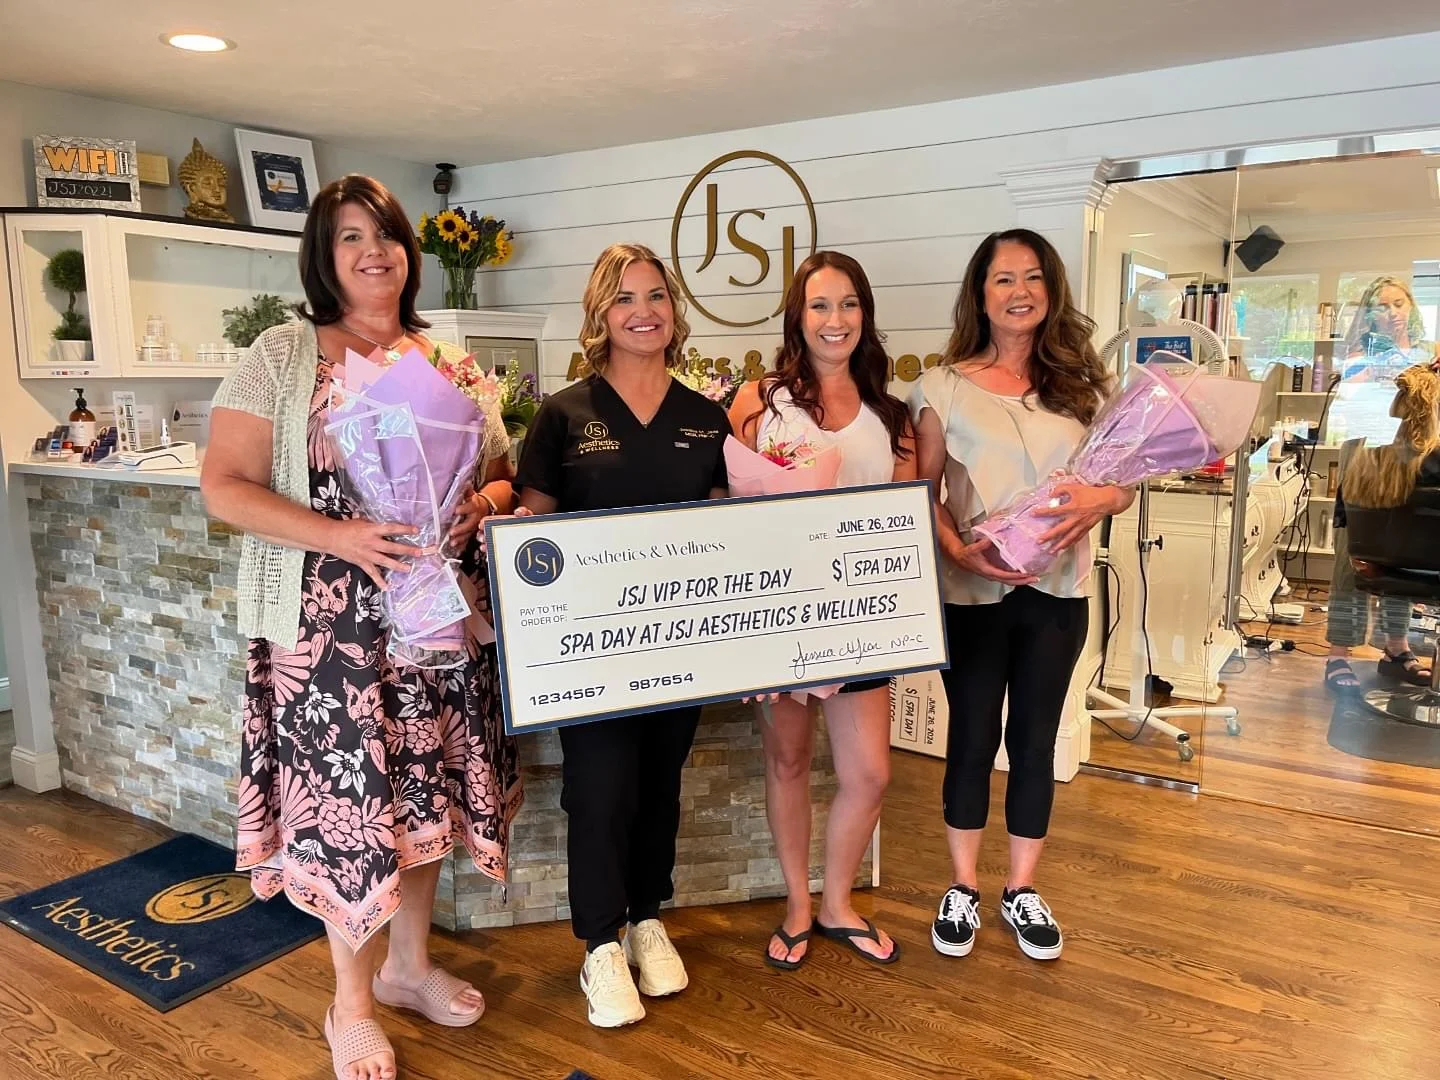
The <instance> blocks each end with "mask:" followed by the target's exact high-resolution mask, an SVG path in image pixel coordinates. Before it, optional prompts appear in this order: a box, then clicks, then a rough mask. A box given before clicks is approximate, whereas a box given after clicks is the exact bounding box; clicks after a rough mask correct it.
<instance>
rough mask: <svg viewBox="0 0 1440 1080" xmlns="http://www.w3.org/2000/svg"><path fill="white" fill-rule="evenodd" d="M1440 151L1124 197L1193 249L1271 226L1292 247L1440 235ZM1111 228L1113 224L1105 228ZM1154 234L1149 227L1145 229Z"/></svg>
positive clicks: (1135, 189) (1213, 179)
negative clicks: (1137, 201)
mask: <svg viewBox="0 0 1440 1080" xmlns="http://www.w3.org/2000/svg"><path fill="white" fill-rule="evenodd" d="M1437 170H1440V152H1436V153H1420V154H1412V155H1383V156H1380V157H1371V158H1357V159H1348V160H1344V159H1342V160H1337V161H1319V162H1305V163H1300V164H1295V165H1274V166H1267V167H1265V168H1250V169H1242V170H1240V171H1239V172H1219V173H1206V174H1201V175H1197V176H1181V177H1174V178H1169V179H1163V180H1142V181H1137V182H1135V183H1130V184H1122V185H1120V186H1119V187H1118V189H1117V198H1116V201H1117V203H1119V201H1120V196H1121V195H1124V196H1126V198H1127V200H1128V198H1129V196H1131V195H1134V196H1140V198H1141V200H1143V201H1144V202H1146V203H1149V204H1151V205H1153V206H1155V207H1158V208H1159V209H1160V210H1162V211H1164V212H1165V213H1167V214H1168V215H1169V216H1168V219H1167V220H1168V222H1169V224H1168V225H1167V226H1166V227H1165V231H1166V232H1167V234H1168V233H1174V234H1175V235H1176V236H1178V237H1181V238H1182V241H1181V242H1190V241H1189V238H1190V236H1191V235H1192V234H1193V233H1194V232H1195V231H1198V232H1199V233H1200V234H1208V235H1210V236H1217V237H1225V236H1227V235H1228V233H1229V229H1230V223H1231V212H1232V211H1231V208H1232V207H1233V208H1234V228H1235V234H1236V235H1237V236H1246V235H1248V234H1249V233H1250V232H1252V231H1253V230H1254V229H1256V228H1258V227H1259V226H1261V225H1268V226H1269V227H1270V228H1272V229H1274V230H1275V231H1276V232H1277V233H1279V235H1280V236H1281V237H1283V238H1284V239H1286V240H1287V241H1289V242H1292V243H1294V242H1302V241H1328V240H1341V239H1356V238H1365V237H1376V236H1404V235H1409V234H1416V233H1425V234H1432V233H1437V232H1440V180H1437V176H1436V173H1437ZM1107 224H1108V222H1107ZM1145 227H1146V228H1149V227H1150V226H1148V225H1147V226H1145Z"/></svg>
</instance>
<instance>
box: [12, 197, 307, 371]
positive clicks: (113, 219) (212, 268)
mask: <svg viewBox="0 0 1440 1080" xmlns="http://www.w3.org/2000/svg"><path fill="white" fill-rule="evenodd" d="M4 218H5V236H6V249H7V254H8V258H9V266H10V302H11V305H12V307H13V308H14V312H15V325H16V331H17V332H16V336H17V339H18V345H19V350H18V352H19V362H20V377H21V378H22V379H45V378H66V379H68V378H74V377H84V378H97V377H98V378H106V377H115V376H126V377H131V378H134V377H147V376H150V377H155V376H164V377H175V376H203V377H210V378H218V377H220V376H222V375H225V374H226V373H227V372H228V371H229V370H230V367H231V366H232V365H231V364H230V363H220V364H217V363H201V362H200V349H199V347H200V346H202V345H208V344H214V345H220V346H224V345H225V344H226V343H225V341H224V321H223V317H222V315H221V312H222V311H223V310H224V309H225V308H232V307H240V306H244V305H248V304H249V303H250V302H251V300H252V299H253V298H254V297H255V296H256V295H257V294H259V293H274V294H277V295H279V296H281V297H283V298H284V299H286V300H287V301H299V300H300V299H302V298H303V295H304V293H303V290H302V289H301V285H300V272H299V260H298V253H299V250H300V238H299V236H297V235H295V234H293V233H281V232H273V231H266V230H257V229H246V228H240V227H233V226H223V225H201V224H192V223H191V222H188V221H174V220H169V219H162V218H151V217H145V216H142V215H137V214H119V213H103V212H83V211H82V212H70V213H52V214H44V213H29V212H23V211H6V212H5V214H4ZM65 248H78V249H80V250H81V251H82V252H83V253H84V256H85V276H86V291H85V292H84V293H83V294H81V295H80V296H79V297H78V298H77V304H76V307H77V309H78V308H79V307H80V305H81V304H84V305H85V308H86V310H87V312H88V315H89V320H90V328H91V341H92V358H91V360H89V361H88V362H87V363H85V364H83V365H77V364H72V363H67V362H65V361H64V360H63V359H62V358H61V356H60V351H59V349H58V347H57V346H56V343H55V342H54V341H52V340H51V338H50V333H51V331H52V330H53V329H54V328H55V327H56V326H57V325H58V324H59V321H60V316H61V313H62V312H63V311H64V309H65V305H66V302H67V298H66V296H65V295H64V294H63V293H58V292H57V291H56V290H55V289H54V288H52V287H51V286H49V285H48V283H46V281H45V267H46V265H47V264H48V263H49V260H50V257H51V256H53V255H54V254H55V253H56V252H58V251H61V250H64V249H65ZM151 316H156V317H158V318H160V319H161V320H163V322H164V324H165V331H166V332H165V340H166V343H167V344H168V343H170V342H173V343H174V345H175V348H174V349H173V350H168V351H166V352H165V354H164V358H163V359H161V360H150V361H142V360H141V359H140V356H139V346H140V345H141V343H142V341H143V340H144V337H145V329H146V322H147V320H148V319H149V318H150V317H151ZM206 352H207V353H208V352H210V350H206Z"/></svg>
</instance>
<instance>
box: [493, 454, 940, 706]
mask: <svg viewBox="0 0 1440 1080" xmlns="http://www.w3.org/2000/svg"><path fill="white" fill-rule="evenodd" d="M485 529H486V544H487V548H488V550H489V552H490V596H491V603H492V605H493V607H494V614H495V631H496V639H497V648H498V655H499V661H500V678H501V692H502V698H503V701H504V709H505V729H506V731H507V732H509V733H511V734H515V733H518V732H521V731H535V730H540V729H543V728H551V727H559V726H562V725H565V724H575V723H584V722H587V721H591V720H599V719H604V718H606V717H612V716H626V715H630V714H633V713H640V712H648V711H652V710H655V709H666V708H675V707H678V706H681V705H691V704H704V703H708V702H713V701H727V700H734V699H735V698H739V697H742V696H746V695H751V694H756V693H773V692H779V691H784V690H792V689H813V688H816V687H820V686H834V685H836V684H841V683H846V682H855V681H858V680H860V679H874V678H879V677H881V676H890V675H897V674H902V673H908V672H916V671H933V670H936V669H939V668H943V667H947V666H948V664H949V655H948V653H947V651H946V646H945V633H944V620H943V609H942V606H941V599H940V585H939V575H938V566H939V556H938V554H937V549H936V544H935V525H934V518H933V512H932V506H931V501H930V494H929V487H928V485H926V484H925V483H924V482H922V481H913V482H909V483H900V484H887V485H882V486H879V487H868V488H848V489H840V490H833V491H816V492H806V493H804V494H799V495H765V496H758V497H754V498H745V499H722V500H712V501H706V502H695V503H681V504H676V505H671V506H659V507H639V508H635V509H629V510H616V511H592V512H586V513H578V514H549V515H544V516H540V517H529V518H504V519H501V520H499V521H494V520H492V521H487V522H486V526H485Z"/></svg>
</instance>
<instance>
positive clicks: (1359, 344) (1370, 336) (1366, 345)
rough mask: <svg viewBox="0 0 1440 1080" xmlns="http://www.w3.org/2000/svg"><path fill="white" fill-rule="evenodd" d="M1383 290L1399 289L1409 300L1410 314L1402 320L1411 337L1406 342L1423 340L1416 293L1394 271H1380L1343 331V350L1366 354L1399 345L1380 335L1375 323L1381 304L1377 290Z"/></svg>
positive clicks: (1379, 291)
mask: <svg viewBox="0 0 1440 1080" xmlns="http://www.w3.org/2000/svg"><path fill="white" fill-rule="evenodd" d="M1385 289H1399V290H1400V291H1401V292H1402V293H1404V294H1405V299H1406V300H1407V301H1409V303H1410V314H1409V315H1408V316H1407V317H1406V320H1405V332H1406V335H1407V336H1408V337H1409V339H1410V340H1409V341H1408V342H1407V345H1408V346H1410V347H1411V348H1413V347H1415V346H1416V345H1419V344H1420V342H1421V341H1422V340H1423V339H1424V337H1425V325H1424V323H1422V322H1421V321H1420V309H1419V308H1418V307H1416V306H1415V294H1414V293H1413V292H1411V291H1410V286H1409V285H1408V284H1406V283H1405V282H1404V281H1402V280H1401V279H1400V278H1398V277H1395V276H1394V275H1393V274H1382V275H1381V276H1380V277H1377V278H1376V279H1375V280H1374V281H1372V282H1371V283H1370V284H1369V285H1368V286H1366V288H1365V292H1364V293H1362V294H1361V296H1360V302H1359V303H1358V304H1356V305H1355V317H1354V318H1353V319H1352V320H1351V321H1350V329H1349V331H1348V332H1347V333H1346V334H1345V352H1346V353H1347V354H1348V355H1350V356H1355V355H1359V354H1369V353H1371V352H1374V351H1376V350H1377V349H1383V347H1384V345H1385V344H1387V343H1388V344H1389V345H1390V346H1391V347H1392V348H1393V347H1398V346H1399V342H1395V341H1392V340H1391V339H1390V337H1389V336H1388V335H1386V334H1381V333H1380V331H1379V330H1378V329H1377V328H1376V325H1375V309H1376V307H1378V306H1379V303H1380V293H1381V292H1382V291H1384V290H1385Z"/></svg>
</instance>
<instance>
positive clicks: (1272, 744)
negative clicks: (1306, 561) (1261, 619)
mask: <svg viewBox="0 0 1440 1080" xmlns="http://www.w3.org/2000/svg"><path fill="white" fill-rule="evenodd" d="M1323 601H1324V597H1323V594H1319V595H1314V596H1310V597H1308V598H1307V603H1306V615H1305V620H1304V622H1303V624H1301V625H1299V626H1285V625H1280V624H1276V625H1275V626H1274V627H1272V628H1271V636H1272V638H1274V639H1277V640H1284V639H1289V640H1292V641H1294V642H1295V643H1296V645H1297V648H1296V649H1295V650H1294V651H1291V652H1277V653H1271V654H1268V656H1269V658H1268V659H1265V658H1255V650H1251V659H1249V660H1247V661H1244V662H1243V663H1242V662H1239V661H1235V662H1232V663H1231V664H1230V665H1228V666H1227V669H1226V671H1225V672H1224V673H1223V674H1222V675H1221V682H1222V683H1223V684H1224V695H1223V697H1222V701H1223V702H1224V703H1225V704H1227V705H1234V706H1235V707H1236V708H1237V709H1238V710H1239V712H1240V721H1241V733H1240V734H1239V735H1238V736H1230V735H1228V734H1227V733H1226V730H1225V725H1224V723H1223V722H1222V721H1220V720H1218V719H1216V720H1209V721H1207V722H1206V723H1205V724H1204V725H1196V726H1195V727H1192V728H1190V729H1189V730H1190V732H1191V736H1192V740H1193V741H1194V743H1195V745H1196V747H1197V749H1198V753H1197V755H1196V757H1195V759H1194V760H1193V761H1191V762H1189V763H1181V762H1180V761H1179V759H1178V756H1177V754H1176V752H1175V746H1174V741H1173V740H1170V739H1167V738H1166V737H1165V736H1163V735H1161V734H1159V733H1158V732H1155V731H1154V730H1153V729H1151V730H1147V731H1145V732H1143V733H1142V734H1141V737H1140V738H1139V739H1138V740H1136V741H1135V742H1133V743H1127V742H1124V741H1123V740H1121V739H1120V738H1118V737H1116V735H1115V734H1114V733H1112V732H1110V731H1107V730H1106V729H1105V728H1103V727H1102V726H1100V725H1099V724H1096V725H1095V726H1094V728H1093V729H1092V734H1091V757H1090V760H1091V761H1092V762H1096V763H1098V764H1103V765H1107V766H1111V767H1114V768H1121V769H1130V770H1135V771H1139V772H1145V773H1149V774H1153V775H1159V776H1163V777H1168V778H1173V779H1178V780H1184V781H1187V782H1190V783H1198V784H1199V785H1200V787H1201V790H1202V791H1204V792H1206V793H1209V794H1217V795H1226V796H1230V797H1232V798H1238V799H1246V800H1252V801H1256V802H1262V803H1267V804H1269V805H1273V806H1281V807H1287V808H1290V809H1298V810H1303V811H1306V812H1307V813H1318V814H1328V815H1334V816H1337V817H1341V818H1345V819H1347V820H1352V821H1360V822H1367V823H1370V824H1376V825H1383V826H1393V827H1395V828H1399V829H1403V830H1406V831H1413V832H1423V833H1428V834H1434V835H1440V769H1430V768H1423V767H1418V766H1412V765H1405V764H1399V763H1394V762H1385V761H1373V760H1370V759H1368V758H1362V757H1357V756H1355V755H1353V754H1347V753H1345V752H1343V751H1340V750H1337V749H1335V748H1334V747H1332V746H1330V745H1329V743H1327V742H1326V734H1327V732H1328V731H1329V728H1330V721H1331V715H1332V711H1333V710H1334V708H1335V705H1336V703H1335V699H1334V698H1333V697H1332V696H1331V695H1330V694H1329V693H1328V692H1327V691H1326V690H1325V687H1324V678H1325V658H1324V653H1325V650H1326V648H1327V646H1326V645H1325V637H1324V631H1325V625H1324V618H1325V616H1324V613H1323V611H1322V610H1321V608H1320V606H1319V605H1320V604H1321V603H1323ZM1247 630H1248V632H1249V633H1254V634H1263V633H1264V632H1265V625H1264V624H1263V623H1258V624H1254V625H1251V626H1249V627H1248V628H1247ZM1380 655H1381V653H1380V651H1379V650H1378V649H1375V648H1371V647H1361V648H1357V649H1355V650H1353V651H1352V656H1351V662H1352V664H1353V665H1354V668H1355V672H1356V675H1357V676H1358V677H1359V678H1360V680H1361V682H1362V683H1366V684H1367V685H1368V684H1370V683H1371V682H1373V680H1374V673H1375V667H1374V662H1375V660H1377V659H1379V657H1380ZM1179 704H1186V705H1189V704H1193V702H1188V701H1187V702H1180V703H1179ZM1342 707H1348V708H1356V709H1361V710H1363V709H1364V706H1363V705H1355V704H1351V705H1348V706H1342ZM1122 730H1124V729H1123V728H1122ZM1132 730H1133V729H1131V730H1125V734H1127V735H1128V734H1130V733H1131V731H1132Z"/></svg>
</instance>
